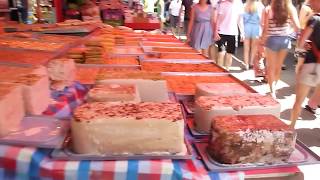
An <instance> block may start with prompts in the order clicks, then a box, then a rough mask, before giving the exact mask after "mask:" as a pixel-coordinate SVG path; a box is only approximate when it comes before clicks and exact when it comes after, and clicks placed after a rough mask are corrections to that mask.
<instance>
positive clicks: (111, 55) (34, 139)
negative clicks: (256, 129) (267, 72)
mask: <svg viewBox="0 0 320 180" xmlns="http://www.w3.org/2000/svg"><path fill="white" fill-rule="evenodd" d="M66 27H70V26H66ZM55 30H59V27H55ZM92 31H94V32H93V33H91V34H89V35H87V36H85V37H83V38H80V37H77V38H74V39H73V38H70V37H69V36H65V39H66V41H63V42H56V44H54V45H52V47H51V46H47V45H41V42H39V41H46V42H47V43H48V42H51V43H54V42H55V38H54V37H56V35H43V34H38V33H36V34H32V35H31V37H38V39H33V38H31V37H26V38H22V39H21V38H20V39H19V38H18V37H14V38H10V37H9V39H8V38H4V37H0V46H1V47H3V48H1V50H0V70H1V69H2V72H3V73H1V74H0V84H1V86H0V93H1V95H2V96H3V97H4V98H8V99H10V98H12V99H11V100H12V101H6V102H5V103H11V102H15V103H16V109H18V104H20V105H21V112H20V113H21V114H20V116H19V117H18V116H16V117H11V116H9V114H10V112H12V111H13V110H12V109H8V110H3V112H0V113H7V112H9V114H5V115H6V116H3V117H6V118H12V119H14V122H17V124H16V127H15V128H12V127H10V126H8V124H6V123H5V122H6V121H7V119H4V118H2V119H0V123H3V124H1V126H0V178H1V179H12V178H17V179H19V178H22V179H23V178H26V177H29V178H31V179H32V178H40V179H75V178H77V179H101V178H103V179H244V178H263V177H275V178H281V177H284V178H286V177H301V172H300V170H299V169H298V168H297V166H298V165H304V164H317V163H320V157H318V156H317V155H316V154H314V153H313V152H312V151H311V150H310V149H309V148H308V147H306V146H305V145H304V144H303V143H301V142H300V141H299V140H297V141H296V140H295V136H294V135H293V134H294V132H293V130H292V129H290V128H288V127H287V126H285V125H284V124H282V123H280V120H279V121H278V119H277V118H276V116H277V115H278V114H279V113H280V110H279V104H278V103H277V102H274V101H273V100H272V98H271V97H268V96H263V95H259V94H257V93H256V92H255V91H254V90H253V89H252V88H250V87H249V86H248V85H246V84H244V83H243V82H242V81H240V80H238V79H237V78H235V77H234V76H232V75H231V74H229V73H227V72H226V71H225V70H224V69H222V68H221V67H219V66H218V65H216V64H214V63H213V62H212V61H211V60H208V59H206V58H205V57H203V56H202V55H200V54H199V53H197V52H195V51H193V50H192V49H191V48H189V47H188V46H180V47H179V48H174V45H172V44H175V43H176V44H183V43H182V42H180V41H179V40H177V39H175V38H174V37H173V36H170V35H161V34H157V35H155V34H150V33H148V32H143V33H141V32H135V31H133V30H132V29H130V28H123V27H122V28H112V27H109V26H103V25H101V26H99V28H96V29H94V30H92ZM11 35H13V34H11ZM61 37H63V36H61ZM39 39H40V40H39ZM137 42H138V43H137ZM168 42H169V43H168ZM167 43H168V46H166V45H165V44H167ZM72 44H73V45H72ZM75 44H76V45H75ZM49 45H50V43H49ZM39 48H40V49H39ZM16 49H23V51H24V52H25V51H27V52H28V53H29V54H30V56H26V55H25V53H17V54H14V56H13V57H9V56H8V55H7V54H8V52H15V50H16ZM59 49H63V51H62V50H61V51H59ZM39 50H40V51H41V53H39V54H38V51H39ZM52 51H54V53H59V54H58V55H55V56H53V57H52V56H51V55H52V54H51V53H52ZM17 52H18V51H17ZM33 52H34V53H33ZM46 53H48V55H47V54H46ZM33 65H45V67H41V68H39V67H38V66H33ZM43 68H44V69H45V71H43V70H41V69H43ZM44 72H48V74H47V73H44ZM2 74H4V75H2ZM8 76H10V78H8ZM34 82H37V83H38V84H33V83H34ZM3 84H13V85H12V86H11V85H10V87H6V88H5V87H4V86H2V85H3ZM49 84H50V90H49ZM110 84H111V85H110ZM36 85H37V86H36ZM20 86H21V87H22V90H19V87H20ZM36 87H37V88H38V90H39V93H33V94H32V96H26V95H25V94H27V93H21V92H20V91H23V92H28V93H32V92H33V91H32V89H33V88H36ZM8 88H9V89H8ZM30 89H31V90H30ZM40 90H43V92H42V91H41V93H40ZM221 90H222V91H225V92H224V93H225V94H224V95H221V94H217V91H221ZM8 92H9V93H8ZM19 92H20V94H19ZM48 92H49V93H50V94H49V93H48ZM107 92H108V93H111V95H110V94H108V93H107ZM235 92H236V93H235ZM239 92H240V94H238V93H239ZM7 93H8V94H7ZM105 93H106V94H107V95H105ZM112 93H114V94H112ZM205 93H207V94H210V96H208V97H206V96H205V97H206V98H207V99H204V100H206V101H205V103H203V98H202V99H197V98H198V97H200V96H203V94H205ZM241 93H243V94H241ZM17 94H18V95H19V96H25V97H24V98H20V100H19V99H17V98H15V99H14V97H16V96H17ZM40 94H41V96H40ZM97 94H99V96H97ZM116 95H117V96H116ZM19 96H17V97H19ZM47 96H48V97H50V100H46V101H45V100H44V99H45V98H47ZM111 96H112V97H113V98H115V99H117V98H118V99H121V101H122V103H120V104H119V102H118V101H116V102H117V103H113V104H112V103H110V104H109V102H105V101H111V100H110V97H111ZM35 98H41V99H42V100H41V104H42V105H41V107H40V105H39V104H40V103H37V102H40V101H33V100H34V99H35ZM0 99H1V98H0ZM21 99H24V101H25V102H28V103H29V104H31V105H34V106H31V105H30V106H29V105H27V106H26V107H25V108H26V109H27V113H25V112H24V110H23V109H24V108H23V107H24V105H23V104H24V103H23V102H22V100H21ZM106 99H107V100H106ZM13 100H14V101H13ZM96 101H98V102H96ZM123 101H127V102H123ZM141 101H142V102H141ZM133 102H134V103H133ZM248 102H249V103H248ZM1 103H3V102H1V101H0V105H2V104H1ZM28 103H27V104H28ZM252 104H254V105H255V106H253V105H252ZM93 105H95V106H93ZM100 105H101V106H100ZM44 106H45V108H43V107H44ZM208 106H212V107H214V108H212V109H210V108H209V109H210V111H216V112H215V113H220V115H231V114H232V113H234V114H235V115H238V114H240V112H244V111H245V113H244V114H243V115H245V116H249V115H253V114H254V113H252V112H255V113H256V115H257V116H258V117H260V115H261V114H262V112H263V113H265V112H270V114H274V115H275V116H272V117H271V120H270V119H268V120H270V121H272V122H274V123H275V124H276V125H279V126H281V127H283V129H282V130H278V129H276V130H274V131H272V132H276V133H279V134H281V133H283V132H285V133H286V134H285V137H286V139H285V140H286V142H287V143H283V142H282V141H279V142H278V141H277V142H276V143H277V145H279V147H280V149H281V147H285V148H283V149H285V150H284V151H281V152H282V153H281V155H283V154H284V155H285V157H287V156H288V157H287V158H286V160H284V161H279V162H272V163H266V162H260V163H246V162H244V163H243V162H242V161H241V158H239V157H238V158H239V159H240V160H239V162H240V161H241V163H234V164H224V163H221V162H219V161H218V160H217V159H214V156H209V154H208V153H207V152H206V149H207V148H208V147H209V146H211V145H212V144H210V142H211V141H210V140H211V137H212V136H211V135H210V132H206V133H204V132H202V131H198V130H199V128H200V129H206V128H208V126H206V127H203V126H201V127H200V126H199V124H197V123H199V122H200V121H201V120H200V121H199V111H201V110H203V109H201V108H207V107H208ZM6 107H7V106H6ZM9 107H10V106H9ZM216 107H218V108H216ZM221 107H222V111H224V112H227V113H228V114H222V113H221V112H220V111H219V110H220V109H221ZM215 108H216V109H215ZM219 108H220V109H219ZM223 108H225V109H227V110H224V109H223ZM252 108H253V110H252ZM92 109H93V110H92ZM110 109H111V110H110ZM40 111H41V113H39V112H40ZM89 112H90V113H89ZM101 112H103V113H102V115H101V114H100V113H101ZM237 113H238V114H237ZM204 114H205V115H208V116H210V118H211V116H212V114H210V113H208V114H206V113H203V114H201V113H200V116H201V115H204ZM91 115H92V116H91ZM94 115H97V116H98V117H105V118H106V119H108V118H109V119H110V120H112V118H114V117H118V116H119V117H122V118H127V119H126V121H123V122H120V121H118V122H119V123H123V124H121V127H127V129H126V130H120V128H121V127H119V126H115V125H114V124H109V125H106V124H103V123H102V124H99V123H98V122H100V120H99V119H96V121H92V119H94V118H96V116H94ZM270 116H271V115H270ZM131 117H134V118H133V119H132V118H131ZM150 117H152V118H153V119H152V118H151V119H149V121H148V120H145V119H148V118H150ZM254 117H255V116H254ZM267 117H268V118H270V117H269V116H267ZM212 118H216V117H215V116H213V117H212ZM237 118H240V119H239V121H240V120H242V119H241V118H242V116H239V117H238V116H237ZM250 118H252V117H251V116H249V119H250ZM77 119H78V120H77ZM154 119H160V121H159V124H156V123H155V122H157V121H156V120H154ZM168 119H169V120H170V121H167V120H168ZM200 119H201V118H200ZM203 119H205V118H203ZM113 120H114V121H116V120H115V119H113ZM152 120H154V121H152ZM106 121H107V122H110V121H108V120H106ZM243 121H244V120H243ZM264 121H265V120H264ZM12 122H13V120H12ZM19 122H20V124H19ZM26 122H28V123H26ZM103 122H105V121H103ZM136 122H142V123H146V124H142V125H141V124H134V123H136ZM217 122H218V120H217ZM236 122H238V121H236ZM33 123H34V125H32V124H33ZM95 123H98V124H95ZM126 123H132V124H131V126H127V124H126ZM153 123H155V124H153ZM160 123H164V125H162V124H160ZM26 124H28V125H26ZM30 124H31V125H30ZM204 124H205V123H202V125H204ZM2 125H4V126H2ZM90 125H92V126H90ZM271 125H273V124H271ZM102 126H104V128H102V129H101V128H100V127H102ZM3 127H5V128H3ZM75 127H78V128H75ZM92 127H94V128H93V131H91V130H90V128H92ZM128 127H130V128H128ZM137 127H138V130H137V129H135V128H137ZM230 127H233V126H230ZM236 127H237V126H236ZM239 127H240V126H239ZM6 128H7V129H6ZM70 128H71V133H70V132H69V130H70ZM80 128H83V129H82V131H77V129H80ZM117 128H118V129H117ZM270 128H275V126H272V127H270ZM17 129H18V130H17ZM106 129H107V130H106ZM128 129H130V130H128ZM5 130H10V131H9V132H8V131H6V133H2V132H4V131H5ZM159 130H160V131H159ZM97 132H98V133H101V134H95V133H97ZM157 132H158V133H159V134H160V136H157V138H154V139H153V140H141V139H140V140H139V138H142V139H144V138H146V139H147V138H153V136H154V133H157ZM75 133H78V135H75ZM104 133H111V134H109V135H106V134H104ZM122 133H131V134H125V135H126V138H122V139H121V138H112V139H111V140H109V141H108V142H104V141H102V139H104V138H105V139H107V138H108V137H116V135H119V137H120V135H122ZM216 133H217V132H216ZM172 134H173V135H172ZM86 135H90V136H86ZM232 135H234V134H232ZM77 136H81V137H83V138H87V139H86V140H83V138H78V139H76V138H77ZM91 137H94V138H91ZM102 137H103V138H102ZM121 137H123V136H121ZM135 137H138V140H137V139H135ZM262 138H263V135H262ZM120 139H121V140H123V141H119V140H120ZM79 140H80V141H79ZM228 140H230V139H227V140H226V141H225V142H228ZM231 140H238V138H234V139H232V138H231ZM89 141H90V143H92V144H89V145H88V144H85V143H87V142H89ZM132 141H135V142H137V143H133V144H130V145H127V146H123V145H122V146H117V144H121V143H124V144H126V143H127V144H129V143H131V142H132ZM96 142H99V143H96ZM148 142H149V143H150V144H149V143H148ZM160 142H164V143H160ZM168 142H170V143H168ZM172 142H174V143H172ZM82 143H84V144H82ZM215 143H216V142H215ZM163 144H164V145H165V146H164V147H162V146H161V145H163ZM137 145H141V146H137ZM179 145H181V146H179ZM291 145H292V146H291ZM248 146H249V145H248ZM110 147H114V148H115V149H116V150H114V149H108V148H110ZM140 147H145V148H140ZM224 147H228V148H229V146H228V145H226V146H221V149H223V148H224ZM255 147H256V146H254V147H252V146H250V148H251V150H252V148H255ZM152 148H158V149H160V151H165V152H162V153H161V152H158V151H155V150H154V149H152ZM232 148H234V147H232ZM250 148H249V147H248V148H247V150H248V151H249V150H250ZM147 149H152V151H149V152H147V153H146V152H145V151H146V150H147ZM163 149H165V150H163ZM167 149H170V151H169V152H168V150H167ZM213 149H214V148H213ZM288 149H289V150H288ZM237 150H238V149H237ZM274 150H275V151H277V149H274ZM102 151H103V152H110V151H113V153H100V152H102ZM114 151H116V152H117V153H114ZM120 151H121V152H124V153H119V152H120ZM128 151H130V152H134V153H130V152H129V153H128ZM240 151H241V152H242V151H243V149H241V150H240V149H239V152H240ZM84 152H85V153H84ZM154 152H156V153H154ZM172 152H173V153H172ZM216 153H219V152H216ZM242 153H244V152H242ZM268 153H269V152H266V153H265V154H268ZM265 154H263V153H262V156H264V155H265ZM259 155H261V154H259V153H257V156H259ZM277 155H278V154H275V155H274V156H272V157H273V158H275V159H277V158H276V157H277ZM210 158H211V159H210ZM235 159H236V158H235ZM244 159H245V158H244ZM245 160H247V159H245Z"/></svg>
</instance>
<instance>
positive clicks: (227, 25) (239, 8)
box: [215, 0, 244, 70]
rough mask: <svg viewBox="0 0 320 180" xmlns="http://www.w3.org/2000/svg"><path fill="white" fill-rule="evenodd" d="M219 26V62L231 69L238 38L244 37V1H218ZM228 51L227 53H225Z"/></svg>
mask: <svg viewBox="0 0 320 180" xmlns="http://www.w3.org/2000/svg"><path fill="white" fill-rule="evenodd" d="M217 12H218V15H217V28H216V29H215V39H216V40H219V41H218V42H217V44H218V51H219V57H218V64H219V65H220V66H224V67H225V68H226V70H229V68H230V66H231V65H232V55H233V54H234V53H235V51H236V38H237V37H238V35H239V30H240V36H241V39H242V40H243V39H244V29H243V18H242V14H243V3H242V1H241V0H220V1H218V3H217ZM225 52H226V53H225Z"/></svg>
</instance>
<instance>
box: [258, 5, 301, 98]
mask: <svg viewBox="0 0 320 180" xmlns="http://www.w3.org/2000/svg"><path fill="white" fill-rule="evenodd" d="M264 16H265V17H264V18H263V19H264V21H265V22H264V29H263V35H262V41H263V42H264V43H265V46H266V51H265V53H266V58H267V80H268V84H269V88H270V93H271V95H272V96H273V97H274V98H276V85H277V83H278V81H279V79H280V75H281V67H282V64H283V62H284V60H285V58H286V56H287V54H288V49H289V48H291V39H290V37H289V35H290V34H291V33H292V31H291V30H292V28H291V26H290V25H291V24H293V25H294V30H295V31H296V32H298V31H299V29H300V23H299V18H298V14H297V11H296V9H295V7H294V6H293V4H292V3H291V0H281V1H279V0H272V1H271V5H270V6H268V7H267V8H266V10H265V13H264Z"/></svg>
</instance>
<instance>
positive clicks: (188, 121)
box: [186, 117, 210, 139]
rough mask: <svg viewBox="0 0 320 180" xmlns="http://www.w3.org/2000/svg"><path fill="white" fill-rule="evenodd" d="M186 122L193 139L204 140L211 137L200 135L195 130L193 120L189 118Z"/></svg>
mask: <svg viewBox="0 0 320 180" xmlns="http://www.w3.org/2000/svg"><path fill="white" fill-rule="evenodd" d="M186 122H187V127H188V130H189V132H190V134H191V136H192V137H194V138H196V139H203V138H208V137H209V135H210V134H209V133H200V132H198V131H196V130H195V127H194V119H193V118H190V117H187V118H186Z"/></svg>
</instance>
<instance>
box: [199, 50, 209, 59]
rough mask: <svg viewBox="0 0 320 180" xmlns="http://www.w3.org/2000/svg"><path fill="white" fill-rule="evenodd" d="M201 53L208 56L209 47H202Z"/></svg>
mask: <svg viewBox="0 0 320 180" xmlns="http://www.w3.org/2000/svg"><path fill="white" fill-rule="evenodd" d="M201 53H202V54H203V55H204V56H205V57H206V58H208V57H209V49H202V50H201Z"/></svg>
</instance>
